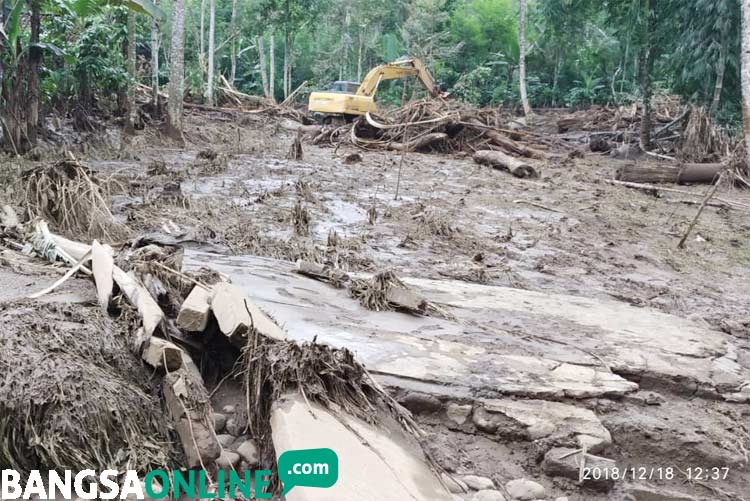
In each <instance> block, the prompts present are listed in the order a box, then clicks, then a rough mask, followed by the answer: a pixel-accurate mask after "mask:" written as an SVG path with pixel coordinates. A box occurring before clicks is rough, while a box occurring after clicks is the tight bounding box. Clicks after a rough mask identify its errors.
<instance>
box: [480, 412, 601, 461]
mask: <svg viewBox="0 0 750 501" xmlns="http://www.w3.org/2000/svg"><path fill="white" fill-rule="evenodd" d="M473 420H474V424H475V425H476V426H477V428H479V429H480V430H482V431H485V432H487V433H500V434H508V435H511V436H521V437H523V438H526V439H527V440H540V439H545V440H547V441H549V442H550V443H552V444H554V445H568V446H573V445H580V444H581V443H585V444H586V445H587V448H588V450H589V452H594V453H596V452H601V451H602V450H604V449H605V448H606V447H608V446H609V445H611V444H612V436H611V435H610V433H609V431H608V430H607V429H606V428H605V427H604V425H602V423H601V421H600V420H599V418H598V417H597V416H596V414H594V413H593V412H592V411H590V410H589V409H586V408H583V407H576V406H574V405H569V404H564V403H560V402H550V401H546V400H511V399H495V400H480V401H477V404H476V406H475V408H474V415H473Z"/></svg>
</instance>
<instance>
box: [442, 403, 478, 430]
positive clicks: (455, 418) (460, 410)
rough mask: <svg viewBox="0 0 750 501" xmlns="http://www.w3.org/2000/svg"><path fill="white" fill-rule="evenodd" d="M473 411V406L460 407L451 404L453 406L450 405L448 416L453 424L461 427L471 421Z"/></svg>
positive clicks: (447, 410)
mask: <svg viewBox="0 0 750 501" xmlns="http://www.w3.org/2000/svg"><path fill="white" fill-rule="evenodd" d="M471 409H472V406H471V404H467V405H459V404H456V403H451V404H448V408H447V409H446V414H447V415H448V419H450V420H451V421H452V422H454V423H455V424H457V425H458V426H461V425H462V424H464V423H465V422H466V421H467V420H468V419H469V415H470V414H471Z"/></svg>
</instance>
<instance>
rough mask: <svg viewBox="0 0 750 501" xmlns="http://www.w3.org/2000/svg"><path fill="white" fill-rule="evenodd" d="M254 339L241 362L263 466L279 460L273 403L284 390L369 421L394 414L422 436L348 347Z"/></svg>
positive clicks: (376, 420) (337, 411)
mask: <svg viewBox="0 0 750 501" xmlns="http://www.w3.org/2000/svg"><path fill="white" fill-rule="evenodd" d="M250 339H251V341H250V342H249V343H248V344H247V345H246V347H245V348H244V350H243V353H242V358H241V362H240V363H241V367H242V378H243V384H244V387H245V390H246V394H247V402H246V409H247V414H248V416H249V429H250V430H251V431H252V433H253V435H254V438H255V439H256V440H257V442H258V444H259V448H260V453H261V464H262V465H263V466H272V465H274V464H275V455H274V449H273V443H272V440H271V428H270V418H271V406H272V404H273V402H274V401H276V400H277V399H278V398H280V397H281V396H283V395H284V394H286V393H302V395H304V398H305V399H307V400H308V401H310V402H315V403H317V404H320V405H322V406H323V407H325V408H327V409H329V410H330V411H332V412H334V413H336V414H349V415H353V416H356V417H358V418H359V419H362V420H363V421H365V422H368V423H371V424H377V423H378V422H379V420H380V419H381V418H382V417H385V416H391V417H393V418H395V419H396V421H397V422H398V423H400V424H401V426H402V427H403V428H404V430H406V431H407V432H408V433H410V434H411V435H413V436H415V437H417V438H421V437H422V435H423V433H422V432H421V431H420V430H419V428H418V426H417V424H416V422H415V421H414V420H413V418H412V417H411V414H410V413H409V412H408V411H407V410H406V409H404V408H403V407H401V406H400V405H399V404H398V403H397V402H396V401H395V400H393V398H391V397H390V396H389V395H388V394H387V393H386V392H385V391H384V390H383V389H382V388H381V387H380V385H378V384H377V383H376V382H375V380H373V378H372V377H371V376H370V374H369V373H368V372H367V370H366V369H365V368H364V367H363V366H362V365H361V364H360V363H359V362H357V360H356V359H355V357H354V355H353V354H352V352H350V351H349V350H347V349H336V348H332V347H330V346H327V345H321V344H316V343H303V344H298V343H296V342H293V341H275V340H270V339H267V338H264V337H262V336H259V335H257V334H256V335H255V338H254V339H253V338H252V337H251V338H250Z"/></svg>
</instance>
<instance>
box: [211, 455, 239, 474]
mask: <svg viewBox="0 0 750 501" xmlns="http://www.w3.org/2000/svg"><path fill="white" fill-rule="evenodd" d="M239 463H240V455H239V454H237V453H236V452H232V451H227V450H224V451H221V455H219V457H218V458H216V466H217V467H218V468H219V469H220V470H231V469H232V468H233V467H234V466H237V465H238V464H239Z"/></svg>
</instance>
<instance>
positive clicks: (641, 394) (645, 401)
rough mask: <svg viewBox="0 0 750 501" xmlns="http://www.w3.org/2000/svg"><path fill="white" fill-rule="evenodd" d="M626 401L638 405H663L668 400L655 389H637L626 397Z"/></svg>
mask: <svg viewBox="0 0 750 501" xmlns="http://www.w3.org/2000/svg"><path fill="white" fill-rule="evenodd" d="M625 401H627V402H633V403H635V404H638V405H661V404H663V403H664V402H666V400H665V399H664V397H662V396H661V395H659V394H658V393H656V392H653V391H637V392H635V393H631V394H630V395H628V396H626V397H625Z"/></svg>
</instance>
